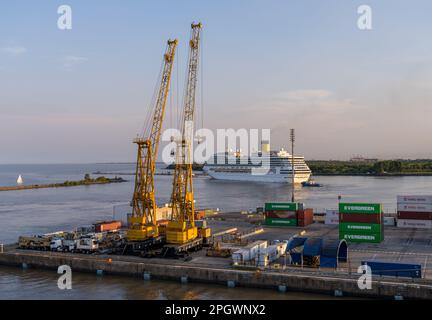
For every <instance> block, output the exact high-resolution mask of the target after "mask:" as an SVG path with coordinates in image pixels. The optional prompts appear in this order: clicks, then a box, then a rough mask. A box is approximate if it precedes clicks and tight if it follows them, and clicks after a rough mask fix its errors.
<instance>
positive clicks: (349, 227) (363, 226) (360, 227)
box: [339, 222, 382, 234]
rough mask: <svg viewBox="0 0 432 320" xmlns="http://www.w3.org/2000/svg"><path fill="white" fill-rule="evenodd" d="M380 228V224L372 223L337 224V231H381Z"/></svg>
mask: <svg viewBox="0 0 432 320" xmlns="http://www.w3.org/2000/svg"><path fill="white" fill-rule="evenodd" d="M381 228H382V226H381V224H374V223H358V222H348V223H347V222H342V223H340V224H339V231H340V232H341V233H352V232H354V233H361V234H370V233H381Z"/></svg>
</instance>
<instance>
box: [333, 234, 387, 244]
mask: <svg viewBox="0 0 432 320" xmlns="http://www.w3.org/2000/svg"><path fill="white" fill-rule="evenodd" d="M339 239H341V240H342V239H345V240H346V241H347V242H360V243H361V242H363V243H380V242H382V241H383V240H384V239H383V236H382V234H381V233H370V234H361V233H358V232H355V233H353V232H350V233H342V232H341V233H339Z"/></svg>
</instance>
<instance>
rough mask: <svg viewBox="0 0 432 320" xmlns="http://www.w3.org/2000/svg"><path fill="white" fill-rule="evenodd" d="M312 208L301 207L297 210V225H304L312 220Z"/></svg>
mask: <svg viewBox="0 0 432 320" xmlns="http://www.w3.org/2000/svg"><path fill="white" fill-rule="evenodd" d="M313 218H314V213H313V209H303V210H298V211H297V225H298V226H299V227H306V226H308V225H310V224H312V223H313V222H314V220H313Z"/></svg>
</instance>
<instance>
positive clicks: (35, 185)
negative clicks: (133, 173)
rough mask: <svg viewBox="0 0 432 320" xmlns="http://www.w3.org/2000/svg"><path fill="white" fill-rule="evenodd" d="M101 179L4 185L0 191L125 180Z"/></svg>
mask: <svg viewBox="0 0 432 320" xmlns="http://www.w3.org/2000/svg"><path fill="white" fill-rule="evenodd" d="M102 178H103V179H100V180H98V179H91V180H81V181H65V182H63V183H48V184H33V185H28V186H4V187H0V192H4V191H19V190H31V189H48V188H67V187H78V186H91V185H97V184H110V183H122V182H126V181H127V180H124V179H123V178H117V177H116V178H105V177H102Z"/></svg>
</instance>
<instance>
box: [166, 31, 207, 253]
mask: <svg viewBox="0 0 432 320" xmlns="http://www.w3.org/2000/svg"><path fill="white" fill-rule="evenodd" d="M201 30H202V24H201V23H192V25H191V38H190V41H189V64H188V71H187V72H188V73H187V83H186V88H185V97H184V102H183V103H184V105H183V114H182V119H181V124H180V126H181V130H180V131H181V137H180V138H177V139H176V140H177V141H176V144H177V148H176V162H175V170H174V175H173V189H172V194H171V206H172V218H171V220H170V221H169V222H168V225H167V228H166V241H167V244H168V245H167V246H166V247H165V253H167V252H168V251H169V252H170V253H169V254H177V253H179V252H181V251H187V250H189V249H191V248H193V247H197V246H200V245H202V238H199V239H198V228H197V227H196V225H195V218H194V213H195V205H194V202H195V201H194V192H193V181H192V162H193V161H192V150H191V149H192V139H193V133H192V132H191V129H192V128H193V123H194V113H195V92H196V86H197V80H198V66H199V55H200V37H201ZM209 231H210V229H208V228H207V233H209ZM208 236H209V235H208ZM173 251H174V252H173Z"/></svg>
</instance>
